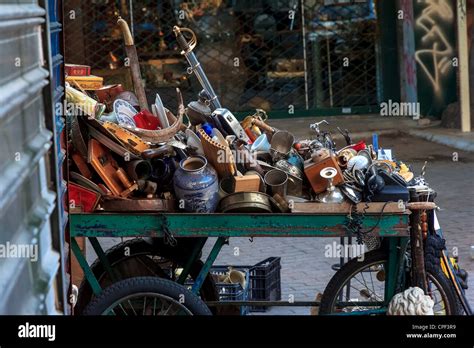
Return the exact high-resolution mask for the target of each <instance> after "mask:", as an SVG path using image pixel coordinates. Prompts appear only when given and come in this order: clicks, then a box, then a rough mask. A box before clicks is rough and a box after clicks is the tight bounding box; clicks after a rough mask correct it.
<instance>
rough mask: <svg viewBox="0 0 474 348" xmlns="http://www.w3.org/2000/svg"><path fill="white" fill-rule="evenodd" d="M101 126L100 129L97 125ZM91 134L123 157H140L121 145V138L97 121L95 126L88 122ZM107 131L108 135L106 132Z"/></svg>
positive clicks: (132, 158)
mask: <svg viewBox="0 0 474 348" xmlns="http://www.w3.org/2000/svg"><path fill="white" fill-rule="evenodd" d="M99 126H100V130H98V129H97V128H96V127H99ZM88 128H89V134H90V135H91V136H92V137H93V138H94V139H97V140H98V141H99V142H100V143H101V144H102V145H105V147H107V148H108V149H110V150H112V151H113V152H114V153H116V154H117V155H119V156H120V157H122V158H127V157H129V158H130V159H131V160H134V159H139V157H138V156H137V155H135V154H134V153H131V152H130V151H129V150H127V149H126V148H125V147H123V146H122V145H120V143H121V142H120V140H119V139H117V138H116V137H115V135H114V134H113V133H111V132H110V131H109V130H108V129H106V128H104V127H103V126H102V125H101V124H99V123H98V122H97V124H95V127H94V126H93V125H92V124H88ZM104 132H106V134H107V135H105V134H104ZM111 138H112V139H113V140H112V139H111Z"/></svg>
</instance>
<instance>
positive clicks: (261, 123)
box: [241, 109, 275, 134]
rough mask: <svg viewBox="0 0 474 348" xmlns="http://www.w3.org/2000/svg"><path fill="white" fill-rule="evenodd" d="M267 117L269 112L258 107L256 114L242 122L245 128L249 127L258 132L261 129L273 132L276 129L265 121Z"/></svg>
mask: <svg viewBox="0 0 474 348" xmlns="http://www.w3.org/2000/svg"><path fill="white" fill-rule="evenodd" d="M262 116H263V117H262ZM267 118H268V116H267V113H266V112H265V111H264V110H262V109H256V110H255V114H254V115H251V116H247V117H245V118H244V120H243V121H242V122H241V125H242V127H243V128H244V129H248V128H249V129H251V130H253V131H254V132H255V133H257V134H258V132H259V131H260V129H261V130H263V131H264V132H267V133H269V134H273V133H275V129H274V128H272V127H270V126H269V125H268V124H266V123H265V121H266V120H267Z"/></svg>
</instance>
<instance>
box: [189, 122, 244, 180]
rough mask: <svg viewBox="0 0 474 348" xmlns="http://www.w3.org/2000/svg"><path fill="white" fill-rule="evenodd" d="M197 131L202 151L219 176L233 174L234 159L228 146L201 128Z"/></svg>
mask: <svg viewBox="0 0 474 348" xmlns="http://www.w3.org/2000/svg"><path fill="white" fill-rule="evenodd" d="M198 133H199V135H200V137H201V144H202V148H203V150H204V153H205V154H206V157H207V159H208V160H209V163H211V164H212V166H213V167H214V169H215V170H216V171H217V173H218V174H219V177H220V178H225V177H226V176H229V175H234V174H235V172H236V168H235V161H234V156H233V155H232V151H231V150H230V148H229V146H224V145H222V144H220V143H217V142H215V141H214V140H212V139H211V137H210V136H209V135H207V134H206V132H205V131H204V129H202V128H201V129H200V130H199V131H198Z"/></svg>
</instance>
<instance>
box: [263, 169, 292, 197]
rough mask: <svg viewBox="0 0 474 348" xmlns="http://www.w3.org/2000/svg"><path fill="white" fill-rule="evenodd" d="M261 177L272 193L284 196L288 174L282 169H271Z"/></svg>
mask: <svg viewBox="0 0 474 348" xmlns="http://www.w3.org/2000/svg"><path fill="white" fill-rule="evenodd" d="M263 179H264V180H265V184H266V185H267V187H268V189H269V190H270V192H271V194H272V195H275V194H277V193H278V194H279V195H280V196H282V197H285V196H286V192H287V184H288V174H286V173H285V172H284V171H282V170H280V169H272V170H270V171H269V172H267V173H266V174H265V177H264V178H263Z"/></svg>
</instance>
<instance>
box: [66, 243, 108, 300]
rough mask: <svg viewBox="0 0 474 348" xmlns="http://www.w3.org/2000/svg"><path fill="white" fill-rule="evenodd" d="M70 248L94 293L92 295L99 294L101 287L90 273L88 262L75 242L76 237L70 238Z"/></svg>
mask: <svg viewBox="0 0 474 348" xmlns="http://www.w3.org/2000/svg"><path fill="white" fill-rule="evenodd" d="M71 249H72V252H73V253H74V256H75V257H76V259H77V262H79V265H80V266H81V268H82V270H83V271H84V276H85V277H86V279H87V281H88V282H89V285H90V286H91V288H92V292H93V293H94V295H96V296H99V295H100V293H101V292H102V288H101V287H100V284H99V282H98V281H97V278H96V277H95V275H94V273H92V270H91V268H90V267H89V264H88V263H87V260H86V259H85V257H84V255H82V252H81V249H80V248H79V245H78V244H77V241H76V238H71Z"/></svg>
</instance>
